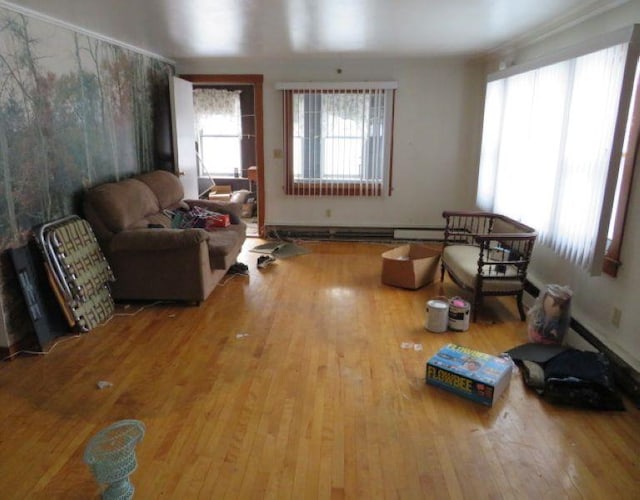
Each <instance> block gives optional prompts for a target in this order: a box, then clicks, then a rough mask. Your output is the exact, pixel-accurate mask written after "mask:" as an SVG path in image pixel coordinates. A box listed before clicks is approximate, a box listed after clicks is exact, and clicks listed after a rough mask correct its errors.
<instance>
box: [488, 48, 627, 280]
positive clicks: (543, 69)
mask: <svg viewBox="0 0 640 500" xmlns="http://www.w3.org/2000/svg"><path fill="white" fill-rule="evenodd" d="M608 45H609V46H607V47H606V48H602V49H600V50H595V51H591V52H589V53H587V54H582V55H579V56H577V57H572V58H565V59H563V60H560V61H558V62H554V63H553V64H548V65H545V66H540V67H537V68H535V69H529V70H519V69H518V68H515V69H514V68H511V69H509V70H507V71H505V72H502V73H499V74H497V75H492V76H490V81H489V83H488V84H487V95H486V101H485V119H484V129H483V138H482V151H481V158H480V173H479V178H478V196H477V203H478V205H479V206H480V207H481V208H483V209H486V210H492V211H495V212H500V213H503V214H505V215H507V216H509V217H512V218H514V219H517V220H520V221H522V222H524V223H526V224H528V225H530V226H532V227H534V228H536V229H537V230H538V232H539V241H540V242H541V243H543V244H545V245H547V246H549V247H551V248H552V249H553V250H554V251H556V252H557V253H558V254H559V255H561V256H563V257H565V258H566V259H568V260H569V261H571V262H573V263H574V264H576V265H578V266H580V267H582V268H584V269H588V270H590V271H591V273H592V274H599V273H600V271H601V270H602V266H603V261H604V255H605V251H606V248H605V247H606V240H607V230H608V226H609V220H610V217H611V212H612V208H613V202H614V195H615V186H616V180H617V177H618V170H619V166H620V160H621V157H622V149H623V144H624V143H625V142H627V141H624V136H625V130H626V129H627V127H626V123H627V118H628V111H629V105H630V99H631V91H632V90H633V81H634V76H635V71H636V66H637V52H635V51H636V50H637V49H636V48H635V47H633V48H632V46H631V45H629V44H628V43H618V44H615V45H611V43H609V44H608ZM634 53H635V55H634Z"/></svg>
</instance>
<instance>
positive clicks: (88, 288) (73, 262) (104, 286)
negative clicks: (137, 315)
mask: <svg viewBox="0 0 640 500" xmlns="http://www.w3.org/2000/svg"><path fill="white" fill-rule="evenodd" d="M35 239H36V241H37V243H38V246H39V247H40V250H41V251H42V254H43V256H44V258H45V267H46V269H47V274H48V278H49V283H50V284H51V286H52V288H53V291H54V293H55V295H56V297H57V299H58V302H59V303H60V306H61V307H62V310H63V312H64V315H65V317H66V319H67V322H68V323H69V326H71V327H72V328H73V329H74V330H77V331H81V332H87V331H89V330H91V329H93V328H95V327H96V326H98V325H100V324H102V323H104V322H105V321H107V320H108V319H110V318H111V317H112V316H113V311H114V309H115V306H114V303H113V299H112V297H111V292H110V290H109V286H108V282H109V281H113V280H114V276H113V272H112V271H111V267H110V266H109V263H108V262H107V260H106V258H105V257H104V254H103V253H102V250H101V249H100V246H99V245H98V241H97V240H96V237H95V235H94V233H93V230H92V229H91V226H90V225H89V223H88V222H87V221H85V220H84V219H81V218H80V217H78V216H77V215H71V216H68V217H64V218H62V219H59V220H56V221H52V222H48V223H45V224H43V225H41V226H39V227H38V228H37V229H36V230H35Z"/></svg>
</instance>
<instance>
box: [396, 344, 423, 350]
mask: <svg viewBox="0 0 640 500" xmlns="http://www.w3.org/2000/svg"><path fill="white" fill-rule="evenodd" d="M400 349H413V350H414V351H422V344H416V343H413V342H402V343H401V344H400Z"/></svg>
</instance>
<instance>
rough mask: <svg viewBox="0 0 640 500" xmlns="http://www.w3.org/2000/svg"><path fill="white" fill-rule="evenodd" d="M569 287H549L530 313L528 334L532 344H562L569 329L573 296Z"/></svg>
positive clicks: (541, 293)
mask: <svg viewBox="0 0 640 500" xmlns="http://www.w3.org/2000/svg"><path fill="white" fill-rule="evenodd" d="M572 295H573V292H572V291H571V289H570V288H569V287H566V286H561V285H547V286H546V287H545V288H544V290H542V291H541V292H540V295H538V298H537V299H536V303H535V304H534V306H533V307H532V308H531V310H530V311H529V314H528V316H529V319H528V334H529V340H531V342H538V343H541V344H561V343H562V340H563V339H564V336H565V335H566V334H567V330H568V329H569V320H570V319H571V313H570V309H571V296H572Z"/></svg>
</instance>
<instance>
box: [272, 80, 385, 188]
mask: <svg viewBox="0 0 640 500" xmlns="http://www.w3.org/2000/svg"><path fill="white" fill-rule="evenodd" d="M277 88H278V89H280V90H283V91H284V92H283V99H284V124H285V172H284V176H285V192H286V193H287V194H291V195H332V196H382V194H383V193H384V192H385V190H388V189H390V178H391V148H392V135H393V134H392V121H393V120H392V119H393V98H394V89H395V88H396V85H395V83H388V82H387V83H378V84H373V83H365V84H357V83H356V84H354V83H350V84H335V83H333V84H279V85H278V87H277Z"/></svg>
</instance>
